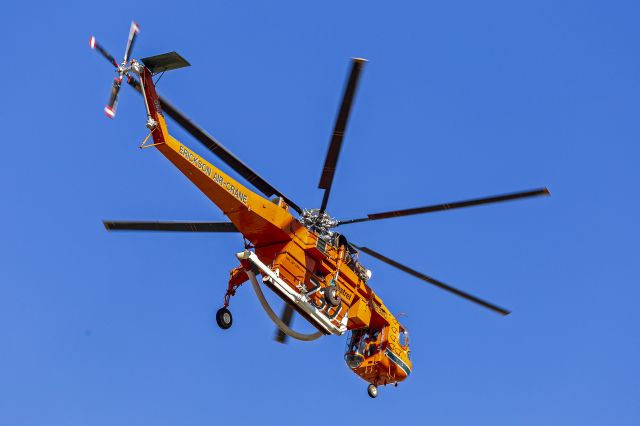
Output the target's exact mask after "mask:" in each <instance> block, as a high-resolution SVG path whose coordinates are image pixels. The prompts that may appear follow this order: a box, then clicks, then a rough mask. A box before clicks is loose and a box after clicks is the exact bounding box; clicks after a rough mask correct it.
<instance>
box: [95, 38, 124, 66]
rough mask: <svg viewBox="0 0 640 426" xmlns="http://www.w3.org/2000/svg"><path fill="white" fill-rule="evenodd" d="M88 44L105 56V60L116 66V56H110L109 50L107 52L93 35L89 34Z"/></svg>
mask: <svg viewBox="0 0 640 426" xmlns="http://www.w3.org/2000/svg"><path fill="white" fill-rule="evenodd" d="M89 46H91V48H92V49H95V50H97V51H98V52H100V54H101V55H102V56H104V57H105V59H106V60H107V61H109V62H110V63H111V65H113V66H114V67H116V68H118V62H117V61H116V58H114V57H113V56H111V54H110V53H109V52H107V51H106V50H105V49H104V47H102V45H100V44H99V43H98V42H97V41H96V38H95V37H94V36H91V38H90V39H89Z"/></svg>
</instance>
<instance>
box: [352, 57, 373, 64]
mask: <svg viewBox="0 0 640 426" xmlns="http://www.w3.org/2000/svg"><path fill="white" fill-rule="evenodd" d="M353 61H354V62H360V63H362V62H369V61H368V60H367V59H365V58H353Z"/></svg>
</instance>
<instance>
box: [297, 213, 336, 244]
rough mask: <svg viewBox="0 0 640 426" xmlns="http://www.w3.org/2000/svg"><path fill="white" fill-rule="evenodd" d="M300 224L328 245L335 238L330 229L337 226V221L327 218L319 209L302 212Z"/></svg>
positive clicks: (326, 214) (327, 215)
mask: <svg viewBox="0 0 640 426" xmlns="http://www.w3.org/2000/svg"><path fill="white" fill-rule="evenodd" d="M300 223H302V224H303V225H304V226H305V227H306V228H307V229H309V230H311V231H313V232H315V233H316V234H318V236H319V237H320V238H322V239H323V240H325V241H326V242H329V243H330V242H331V241H333V239H334V236H335V232H333V231H331V228H334V227H336V226H337V225H338V220H337V219H334V218H332V217H331V216H329V214H328V213H327V212H323V211H320V209H309V210H306V209H305V210H303V211H302V215H301V217H300Z"/></svg>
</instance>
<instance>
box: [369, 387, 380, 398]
mask: <svg viewBox="0 0 640 426" xmlns="http://www.w3.org/2000/svg"><path fill="white" fill-rule="evenodd" d="M367 393H368V394H369V396H370V397H371V398H375V397H377V396H378V387H377V386H376V385H374V384H370V385H369V386H367Z"/></svg>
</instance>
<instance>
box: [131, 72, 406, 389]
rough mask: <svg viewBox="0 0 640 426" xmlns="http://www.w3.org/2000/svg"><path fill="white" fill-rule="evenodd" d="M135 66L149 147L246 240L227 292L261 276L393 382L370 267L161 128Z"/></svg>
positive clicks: (396, 373)
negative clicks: (331, 297)
mask: <svg viewBox="0 0 640 426" xmlns="http://www.w3.org/2000/svg"><path fill="white" fill-rule="evenodd" d="M135 69H137V70H138V71H139V76H140V82H141V86H142V91H143V96H144V98H145V105H146V108H147V118H148V121H147V127H149V128H150V131H151V135H152V137H153V146H155V148H156V149H157V150H158V151H160V153H162V154H163V155H164V156H165V157H166V158H167V159H168V160H169V161H170V162H171V163H172V164H173V165H174V166H176V167H177V168H178V170H180V172H182V173H183V174H184V175H185V176H186V177H187V178H188V179H189V180H190V181H191V182H192V183H193V184H194V185H196V186H197V187H198V188H199V189H200V190H201V191H202V193H203V194H204V195H205V196H206V197H207V198H209V199H210V200H211V201H212V202H213V203H214V204H215V205H216V206H218V207H219V208H220V210H222V212H223V213H224V215H225V216H227V217H228V218H229V220H230V221H231V222H232V223H233V225H234V226H235V227H236V228H237V230H238V231H239V232H240V233H241V234H242V235H243V236H244V238H245V239H246V240H247V241H248V242H249V243H250V244H247V245H246V247H245V248H247V249H250V250H247V251H246V252H245V253H246V254H245V255H242V256H241V255H239V256H238V257H239V259H240V262H241V266H240V267H238V268H236V269H234V270H232V271H231V274H230V280H229V283H228V291H227V296H228V297H227V298H226V299H225V305H227V304H228V302H229V299H230V296H231V295H233V294H235V290H236V289H237V288H238V287H239V286H240V285H242V284H243V283H244V282H246V281H247V280H248V279H249V275H248V274H247V271H255V272H257V273H259V274H260V275H261V276H262V277H263V280H262V281H263V283H264V284H266V285H267V286H268V287H269V288H271V289H272V290H273V291H274V292H275V293H276V294H277V295H278V296H280V297H281V298H282V299H283V300H284V301H285V303H287V304H289V305H290V306H291V307H292V308H294V309H295V310H296V311H297V312H298V313H300V314H301V315H302V316H303V317H304V318H305V319H306V320H307V321H308V322H309V323H310V324H312V325H313V326H314V327H315V328H317V329H318V330H319V331H321V332H322V333H324V334H337V335H341V334H344V333H345V332H347V331H351V336H350V339H349V343H348V347H347V351H346V355H345V360H346V361H347V364H348V365H349V367H350V368H351V369H352V371H354V372H355V373H356V374H358V375H359V376H360V377H362V378H363V379H365V380H366V381H368V382H369V383H372V384H374V385H385V384H391V383H398V382H400V381H402V380H404V379H405V378H406V377H407V376H408V375H409V373H410V371H411V361H410V360H409V345H408V340H407V339H406V338H404V340H403V339H402V333H403V332H405V331H404V329H403V328H402V326H401V325H400V323H399V322H398V320H397V319H396V318H395V317H394V316H393V314H391V312H390V311H389V309H387V307H386V306H385V305H384V304H383V302H382V300H381V299H380V298H379V297H378V296H377V295H376V294H375V292H374V291H373V290H372V289H371V287H369V286H368V284H367V280H368V278H369V276H370V272H369V271H367V269H366V268H364V267H363V266H362V265H361V264H360V263H359V261H358V257H357V256H358V253H357V252H356V251H355V250H354V249H353V248H352V247H350V246H349V245H348V244H347V242H346V239H345V238H344V237H343V236H339V235H337V234H336V235H333V237H332V238H329V237H328V236H327V235H326V234H325V235H323V234H319V233H317V232H315V231H314V230H312V229H310V228H309V227H307V226H305V225H303V223H301V221H300V220H298V219H297V218H296V217H294V216H293V215H292V214H291V212H290V208H289V206H288V205H287V203H286V202H285V201H284V200H282V198H276V199H274V200H268V199H266V198H264V197H262V196H261V195H259V194H257V193H255V192H253V191H251V190H250V189H248V188H247V187H245V186H244V185H242V184H241V183H239V182H237V181H236V180H235V179H233V178H232V177H230V176H229V175H227V174H226V173H224V172H223V171H222V170H220V169H219V168H217V167H215V166H214V165H213V164H211V163H209V162H208V161H206V160H205V159H203V158H202V157H201V156H199V155H198V154H196V153H195V152H193V151H192V150H191V149H190V148H188V147H187V146H186V145H184V144H183V143H182V142H180V141H178V140H177V139H175V138H174V137H173V136H171V134H170V133H169V131H168V129H167V126H166V122H165V118H164V115H163V113H162V111H161V108H160V102H159V99H158V95H157V93H156V90H155V85H154V83H153V80H152V75H151V72H150V71H149V70H148V69H147V68H146V67H145V66H144V65H142V64H140V63H138V66H137V67H135ZM330 287H335V288H336V290H337V293H338V294H339V301H338V302H337V304H336V303H334V304H331V303H329V301H328V300H327V298H326V297H325V292H326V291H327V289H329V288H330Z"/></svg>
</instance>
